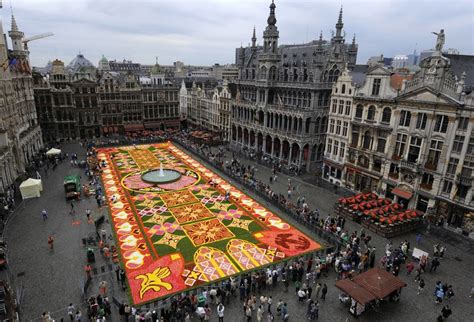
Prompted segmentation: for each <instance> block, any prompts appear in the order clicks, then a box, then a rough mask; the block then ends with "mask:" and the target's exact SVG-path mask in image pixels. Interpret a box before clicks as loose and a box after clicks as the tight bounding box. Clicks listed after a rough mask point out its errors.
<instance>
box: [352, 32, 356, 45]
mask: <svg viewBox="0 0 474 322" xmlns="http://www.w3.org/2000/svg"><path fill="white" fill-rule="evenodd" d="M352 44H353V45H355V44H356V34H355V33H354V36H353V37H352Z"/></svg>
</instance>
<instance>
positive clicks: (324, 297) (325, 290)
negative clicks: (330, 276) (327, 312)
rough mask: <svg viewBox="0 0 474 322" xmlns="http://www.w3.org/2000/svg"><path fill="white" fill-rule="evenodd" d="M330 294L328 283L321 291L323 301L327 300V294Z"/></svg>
mask: <svg viewBox="0 0 474 322" xmlns="http://www.w3.org/2000/svg"><path fill="white" fill-rule="evenodd" d="M327 292H328V286H327V285H326V283H324V284H323V288H322V289H321V299H322V300H325V299H326V294H327Z"/></svg>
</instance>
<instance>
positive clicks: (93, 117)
mask: <svg viewBox="0 0 474 322" xmlns="http://www.w3.org/2000/svg"><path fill="white" fill-rule="evenodd" d="M106 63H107V61H106V59H105V61H104V59H101V61H100V62H99V67H100V68H99V70H96V69H95V67H94V66H93V65H92V63H90V62H89V61H88V60H87V59H86V58H85V57H84V56H83V55H81V54H79V55H78V56H77V57H76V58H75V59H74V60H73V61H72V62H71V63H70V64H69V65H68V66H67V67H65V66H64V63H63V62H61V61H59V60H55V61H54V62H53V63H52V68H51V70H50V71H49V72H48V73H47V74H46V75H44V74H41V73H35V74H34V87H35V100H36V106H37V111H38V116H39V122H40V124H41V127H42V128H43V135H44V139H45V141H56V140H68V139H92V138H98V137H100V136H108V135H111V134H112V135H113V134H124V133H127V132H135V131H145V130H165V129H176V128H179V97H178V96H179V87H178V86H175V85H174V83H173V82H171V81H169V80H167V79H165V77H164V74H163V73H161V69H160V66H159V65H158V64H156V65H155V66H154V67H153V68H152V71H151V75H150V77H139V76H137V75H134V74H132V73H118V72H114V71H111V70H110V68H108V65H107V64H106Z"/></svg>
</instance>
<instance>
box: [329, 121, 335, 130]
mask: <svg viewBox="0 0 474 322" xmlns="http://www.w3.org/2000/svg"><path fill="white" fill-rule="evenodd" d="M329 133H334V119H331V120H329Z"/></svg>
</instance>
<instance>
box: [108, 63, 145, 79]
mask: <svg viewBox="0 0 474 322" xmlns="http://www.w3.org/2000/svg"><path fill="white" fill-rule="evenodd" d="M109 66H110V70H111V71H112V72H117V73H124V72H130V73H133V74H135V75H139V74H140V72H141V68H140V64H138V63H134V62H132V61H131V60H125V59H124V60H123V61H121V62H118V61H116V60H111V61H110V62H109Z"/></svg>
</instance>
